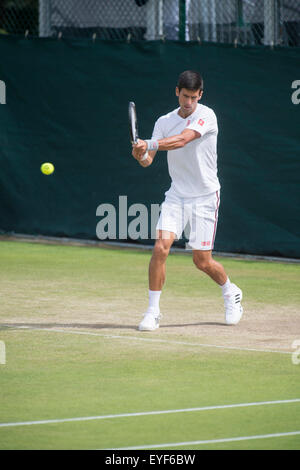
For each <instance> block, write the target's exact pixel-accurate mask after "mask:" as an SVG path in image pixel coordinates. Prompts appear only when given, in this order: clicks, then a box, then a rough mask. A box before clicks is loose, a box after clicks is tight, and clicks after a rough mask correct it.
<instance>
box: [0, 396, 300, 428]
mask: <svg viewBox="0 0 300 470" xmlns="http://www.w3.org/2000/svg"><path fill="white" fill-rule="evenodd" d="M297 402H300V398H293V399H291V400H274V401H258V402H253V403H235V404H232V405H214V406H202V407H198V408H179V409H175V410H158V411H141V412H137V413H121V414H111V415H100V416H86V417H81V418H65V419H45V420H39V421H20V422H13V423H0V427H1V428H7V427H14V426H31V425H34V424H57V423H70V422H76V421H93V420H101V419H116V418H132V417H137V416H154V415H165V414H174V413H189V412H195V411H211V410H224V409H228V408H245V407H249V406H262V405H283V404H286V403H297Z"/></svg>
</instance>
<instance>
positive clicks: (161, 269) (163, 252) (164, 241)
mask: <svg viewBox="0 0 300 470" xmlns="http://www.w3.org/2000/svg"><path fill="white" fill-rule="evenodd" d="M175 237H176V235H175V233H173V232H168V231H166V230H158V238H157V240H156V242H155V245H154V248H153V252H152V257H151V260H150V263H149V305H148V309H147V311H146V313H145V315H144V318H143V320H142V321H141V323H140V325H139V330H142V331H153V330H155V329H156V328H158V326H159V317H160V308H159V299H160V294H161V291H162V288H163V285H164V282H165V279H166V260H167V257H168V254H169V251H170V248H171V246H172V244H173V242H174V240H175Z"/></svg>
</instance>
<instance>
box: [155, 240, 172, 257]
mask: <svg viewBox="0 0 300 470" xmlns="http://www.w3.org/2000/svg"><path fill="white" fill-rule="evenodd" d="M169 251H170V246H169V244H168V243H164V241H163V240H157V242H156V243H155V246H154V249H153V255H152V256H153V257H154V258H155V259H158V260H159V261H165V260H166V259H167V257H168V254H169Z"/></svg>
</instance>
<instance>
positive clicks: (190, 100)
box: [176, 87, 203, 118]
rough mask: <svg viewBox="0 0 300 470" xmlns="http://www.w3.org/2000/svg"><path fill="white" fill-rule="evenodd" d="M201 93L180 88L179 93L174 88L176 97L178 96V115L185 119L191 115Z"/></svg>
mask: <svg viewBox="0 0 300 470" xmlns="http://www.w3.org/2000/svg"><path fill="white" fill-rule="evenodd" d="M202 93H203V91H201V90H197V91H192V90H187V89H186V88H181V90H180V91H179V89H178V87H176V96H178V101H179V106H180V111H179V115H180V116H182V117H184V118H186V117H187V116H189V115H190V114H192V113H193V112H194V111H195V109H196V107H197V104H198V101H199V100H200V99H201V97H202Z"/></svg>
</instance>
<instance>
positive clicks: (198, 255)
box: [193, 250, 228, 286]
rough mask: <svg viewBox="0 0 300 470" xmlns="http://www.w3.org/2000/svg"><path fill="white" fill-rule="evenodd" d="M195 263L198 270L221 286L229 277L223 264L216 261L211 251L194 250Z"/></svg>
mask: <svg viewBox="0 0 300 470" xmlns="http://www.w3.org/2000/svg"><path fill="white" fill-rule="evenodd" d="M193 261H194V263H195V265H196V266H197V268H198V269H200V270H201V271H203V272H205V273H206V274H208V276H210V277H211V278H212V279H213V280H214V281H215V282H216V283H217V284H219V286H223V285H224V284H225V283H226V281H227V279H228V276H227V274H226V272H225V269H224V268H223V266H222V264H220V263H218V262H217V261H215V260H214V259H213V257H212V253H211V250H207V251H204V250H193Z"/></svg>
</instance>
